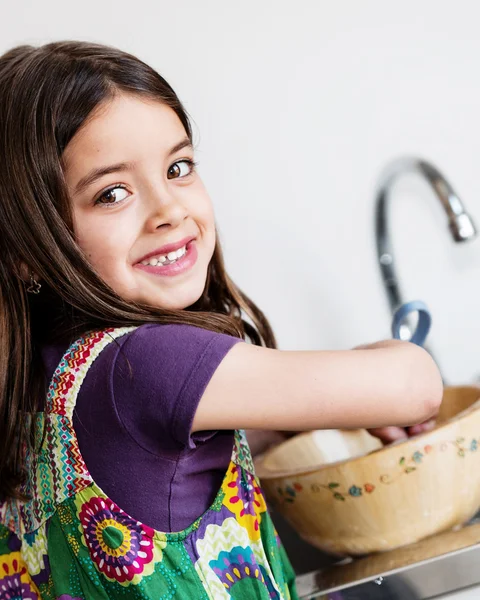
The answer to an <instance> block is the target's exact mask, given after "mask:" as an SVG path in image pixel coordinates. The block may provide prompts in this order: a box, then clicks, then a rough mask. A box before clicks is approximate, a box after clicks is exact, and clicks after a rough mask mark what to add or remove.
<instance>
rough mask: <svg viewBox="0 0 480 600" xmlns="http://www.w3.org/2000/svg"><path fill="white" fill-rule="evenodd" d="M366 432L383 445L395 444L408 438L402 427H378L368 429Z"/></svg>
mask: <svg viewBox="0 0 480 600" xmlns="http://www.w3.org/2000/svg"><path fill="white" fill-rule="evenodd" d="M368 432H369V433H371V434H372V435H373V436H375V437H377V438H378V439H380V440H382V442H385V443H389V442H396V441H397V440H403V439H405V438H407V437H408V435H407V432H406V431H405V429H403V428H402V427H378V428H376V429H369V430H368Z"/></svg>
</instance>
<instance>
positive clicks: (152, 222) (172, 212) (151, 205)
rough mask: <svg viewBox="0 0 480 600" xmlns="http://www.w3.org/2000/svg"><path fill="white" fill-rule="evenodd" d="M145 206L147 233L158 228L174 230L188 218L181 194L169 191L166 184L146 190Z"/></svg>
mask: <svg viewBox="0 0 480 600" xmlns="http://www.w3.org/2000/svg"><path fill="white" fill-rule="evenodd" d="M147 206H148V209H147V210H148V215H147V220H146V227H147V230H148V231H149V232H154V231H157V230H158V229H160V228H165V229H167V228H172V229H175V228H176V227H178V226H179V225H180V224H181V223H182V222H183V221H184V220H185V219H186V218H187V217H188V210H187V208H186V206H185V204H184V203H183V202H182V198H181V192H180V191H179V190H178V189H175V188H174V189H170V188H169V186H168V183H167V184H165V183H163V184H161V185H158V184H157V185H155V186H152V187H151V188H150V189H149V190H148V201H147Z"/></svg>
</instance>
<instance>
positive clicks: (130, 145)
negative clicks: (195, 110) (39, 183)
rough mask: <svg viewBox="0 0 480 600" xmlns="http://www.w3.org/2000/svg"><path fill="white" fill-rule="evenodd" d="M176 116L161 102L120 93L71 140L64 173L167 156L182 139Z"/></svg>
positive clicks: (66, 151) (106, 103)
mask: <svg viewBox="0 0 480 600" xmlns="http://www.w3.org/2000/svg"><path fill="white" fill-rule="evenodd" d="M185 133H186V132H185V128H184V127H183V125H182V122H181V121H180V119H179V118H178V116H177V114H176V113H175V112H174V111H173V110H172V109H171V108H170V107H169V106H167V105H165V104H162V103H161V102H158V101H155V100H150V99H146V98H142V97H139V96H134V95H127V94H119V95H117V96H115V97H114V98H113V99H111V100H109V101H108V102H105V103H104V104H101V105H100V106H99V107H98V108H97V109H96V110H95V111H94V113H93V114H92V115H91V116H90V117H89V119H88V120H87V121H86V122H85V124H84V125H83V126H82V127H81V129H80V130H79V131H78V132H77V133H76V134H75V136H74V137H73V138H72V139H71V140H70V142H69V143H68V145H67V147H66V148H65V151H64V154H63V163H64V166H65V171H66V173H67V175H68V174H70V175H72V174H73V172H74V171H75V172H78V171H82V172H83V171H86V170H88V169H89V168H91V167H92V166H94V165H95V164H96V163H97V162H98V161H101V162H105V160H108V161H109V162H110V161H111V162H123V161H125V162H127V161H132V162H133V161H138V160H142V158H145V157H148V156H151V153H152V152H154V153H155V155H156V156H158V155H159V154H162V153H163V152H164V153H167V152H168V151H169V150H170V149H171V147H172V146H174V145H175V144H176V143H178V142H179V141H180V140H181V139H182V138H184V137H185Z"/></svg>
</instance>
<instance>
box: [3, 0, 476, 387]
mask: <svg viewBox="0 0 480 600" xmlns="http://www.w3.org/2000/svg"><path fill="white" fill-rule="evenodd" d="M0 7H1V22H0V51H4V50H7V49H8V48H10V47H11V46H13V45H16V44H18V43H25V42H33V43H41V42H45V41H50V40H54V39H67V38H77V39H86V40H94V41H99V42H103V43H110V44H114V45H117V46H120V47H122V48H124V49H126V50H129V51H132V52H134V53H136V54H138V55H139V56H140V57H141V58H143V59H145V60H147V61H148V62H150V63H151V64H152V65H153V66H155V67H156V68H157V69H158V70H159V71H160V73H162V74H163V75H164V76H165V77H166V79H167V80H168V81H169V82H170V83H171V84H172V85H173V87H174V88H175V89H176V91H177V92H178V94H179V96H180V98H181V99H182V100H183V101H184V103H185V105H186V107H187V109H188V110H189V111H190V113H191V115H192V116H193V118H194V121H195V123H196V126H197V139H198V141H199V152H198V158H199V160H200V171H201V173H202V175H203V177H204V180H205V181H206V183H207V185H208V187H209V190H210V193H211V195H212V197H213V199H214V202H215V204H216V208H217V214H218V221H219V224H220V229H221V233H222V237H223V242H224V246H225V249H226V256H227V265H228V267H229V270H230V272H231V274H232V276H233V277H234V279H235V280H236V281H237V282H238V283H239V284H240V285H241V287H242V288H243V289H244V290H245V291H246V292H247V293H249V294H250V295H251V296H252V297H253V299H254V300H255V301H257V302H258V303H259V304H260V306H261V307H263V309H264V310H265V312H266V313H267V316H268V317H269V318H270V319H271V321H272V323H273V325H274V327H275V330H276V332H277V336H278V339H279V342H280V345H281V347H283V348H289V349H300V348H302V349H314V348H345V347H349V346H353V345H355V344H358V343H361V342H365V341H370V340H373V339H375V338H380V337H386V336H388V335H389V323H390V315H389V311H388V308H387V304H386V300H385V294H384V292H383V289H382V287H381V284H380V278H379V275H378V271H377V265H376V259H375V252H374V245H373V222H372V221H373V201H374V188H375V185H376V181H377V179H378V176H379V173H380V171H381V169H382V168H383V167H384V166H385V164H386V163H387V162H388V161H389V160H391V159H392V158H394V157H397V156H402V155H405V154H414V155H420V156H423V157H425V158H427V159H429V160H431V161H433V162H434V163H435V164H436V165H437V166H438V167H439V168H440V169H442V170H443V171H444V172H445V174H446V175H447V177H448V178H449V179H450V181H451V183H452V184H453V186H454V188H455V189H456V190H457V191H458V194H459V196H460V197H461V198H462V199H463V200H464V202H465V204H466V205H467V207H468V209H469V210H470V212H471V213H472V214H473V216H474V218H476V221H477V223H478V225H479V227H480V179H479V177H478V173H479V156H480V136H479V131H480V122H479V121H480V117H479V107H480V75H479V58H480V35H479V29H478V21H479V16H480V6H479V5H478V3H477V2H476V1H475V0H456V1H455V2H454V1H451V0H450V1H448V0H443V1H441V0H403V1H402V2H401V3H400V2H393V1H390V2H385V1H384V0H362V1H361V2H359V1H358V0H334V1H333V0H328V1H327V0H319V1H316V2H315V1H313V0H310V1H307V0H296V1H295V2H293V0H292V1H289V2H285V1H283V2H282V1H280V0H277V1H261V0H244V1H243V2H232V1H230V2H228V1H226V0H183V1H182V2H171V1H170V2H166V1H161V0H146V1H145V0H143V1H142V0H137V1H136V2H133V3H131V2H127V1H126V0H116V1H115V2H113V1H107V0H96V1H92V0H82V1H81V2H76V3H72V2H68V3H67V2H60V1H59V0H43V1H42V2H37V1H35V0H22V2H15V3H14V2H13V1H12V0H10V1H9V2H8V3H7V1H6V0H0ZM392 209H393V210H392V217H393V221H394V240H395V247H396V250H397V256H398V259H399V272H400V277H401V280H402V282H403V288H404V291H405V294H406V297H407V299H414V298H422V299H423V300H425V301H426V302H427V303H428V305H429V306H430V308H431V310H432V312H433V318H434V326H433V332H432V335H431V337H430V342H431V345H432V348H433V349H434V351H435V352H436V355H437V358H438V359H439V362H440V363H441V366H442V368H443V372H444V375H445V377H446V378H447V379H448V380H449V381H450V382H455V383H457V382H460V383H463V382H465V383H467V382H470V381H472V380H474V379H476V378H477V377H478V376H479V375H480V353H479V352H478V350H477V348H478V343H479V340H480V315H479V296H480V238H479V239H478V240H477V241H476V242H473V243H471V244H470V245H467V246H463V247H457V246H454V245H453V243H452V242H451V241H450V238H449V235H448V231H447V229H446V220H445V218H444V215H443V213H442V211H441V210H440V208H439V204H438V202H437V201H436V200H435V199H434V197H433V195H432V193H431V192H430V191H429V189H428V187H427V186H426V185H425V184H424V183H423V182H422V181H420V180H419V179H418V178H416V177H415V176H407V177H405V178H403V179H402V180H400V181H399V182H398V184H397V185H396V186H395V200H394V203H393V206H392Z"/></svg>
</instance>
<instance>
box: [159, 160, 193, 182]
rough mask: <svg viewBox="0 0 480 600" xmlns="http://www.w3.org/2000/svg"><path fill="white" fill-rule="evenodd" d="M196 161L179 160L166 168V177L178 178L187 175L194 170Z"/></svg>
mask: <svg viewBox="0 0 480 600" xmlns="http://www.w3.org/2000/svg"><path fill="white" fill-rule="evenodd" d="M197 164H198V163H196V162H194V161H193V160H190V159H185V160H179V161H177V162H176V163H173V165H172V166H171V167H170V168H169V169H168V172H167V179H178V178H180V177H187V176H188V175H191V174H192V173H193V172H194V171H195V167H196V166H197Z"/></svg>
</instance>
